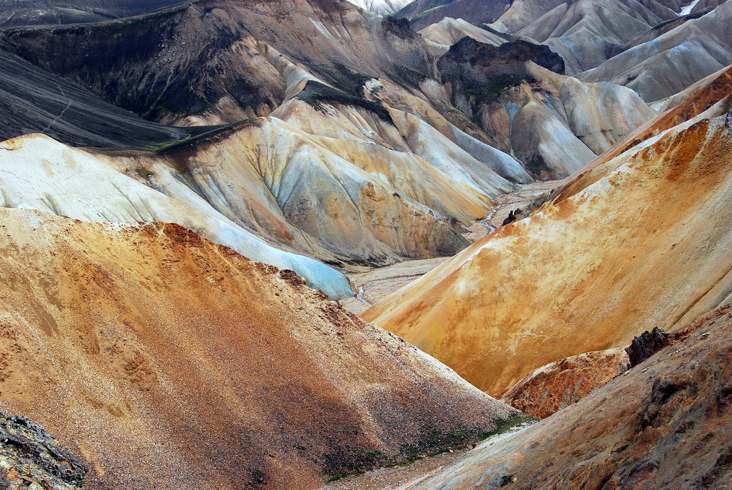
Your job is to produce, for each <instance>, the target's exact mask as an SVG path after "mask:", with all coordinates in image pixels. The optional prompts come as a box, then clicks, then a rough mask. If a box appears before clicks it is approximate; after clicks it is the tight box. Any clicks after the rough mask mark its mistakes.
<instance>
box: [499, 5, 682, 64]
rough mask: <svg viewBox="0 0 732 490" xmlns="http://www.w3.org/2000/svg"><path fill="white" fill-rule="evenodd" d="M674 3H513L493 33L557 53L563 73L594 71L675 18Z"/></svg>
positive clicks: (676, 7) (678, 7) (677, 6)
mask: <svg viewBox="0 0 732 490" xmlns="http://www.w3.org/2000/svg"><path fill="white" fill-rule="evenodd" d="M680 3H681V2H680V1H679V0H652V1H649V2H636V1H633V0H612V1H609V2H597V1H594V0H579V1H572V2H564V1H560V0H516V1H515V2H513V3H512V4H511V7H510V8H509V9H508V10H507V11H506V13H505V14H504V15H502V16H501V18H500V19H498V20H497V21H496V22H495V23H493V24H491V27H493V28H494V29H496V30H498V31H501V32H506V33H509V34H513V35H516V36H524V37H528V38H531V39H533V40H535V41H536V42H540V43H544V44H547V45H548V46H550V47H551V48H552V49H553V50H555V51H556V52H557V53H559V54H560V55H561V56H562V58H564V61H565V62H566V63H567V69H568V72H569V73H579V72H582V71H584V70H587V69H590V68H593V67H595V66H598V65H599V64H601V63H602V62H603V61H605V60H606V59H608V58H609V57H611V56H613V55H614V54H615V53H617V52H618V50H619V49H621V47H622V46H624V45H625V44H626V43H627V42H628V41H630V40H631V39H633V38H635V37H636V36H639V35H641V34H645V33H646V32H648V31H649V30H651V28H653V27H655V26H656V25H658V24H660V23H662V22H664V21H667V20H671V19H676V18H677V13H676V12H677V11H678V10H680Z"/></svg>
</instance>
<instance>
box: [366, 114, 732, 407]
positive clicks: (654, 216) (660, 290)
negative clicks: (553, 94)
mask: <svg viewBox="0 0 732 490" xmlns="http://www.w3.org/2000/svg"><path fill="white" fill-rule="evenodd" d="M731 150H732V119H731V118H730V117H728V114H724V115H721V116H720V117H715V118H713V119H711V120H709V119H704V120H701V121H699V122H697V123H696V124H693V125H691V127H688V128H686V129H684V128H683V126H682V127H681V128H680V129H679V130H678V131H671V132H670V133H669V134H668V135H666V136H665V137H663V138H661V139H660V140H658V141H657V142H655V143H654V144H652V145H650V146H648V147H646V148H644V149H642V150H640V151H638V152H637V153H634V154H630V155H628V156H625V157H622V160H621V161H619V162H616V164H615V166H614V171H613V172H610V173H608V175H607V176H605V177H604V178H602V179H600V180H598V181H597V182H595V183H594V184H593V185H591V186H590V187H588V188H586V189H585V190H584V191H582V192H581V193H578V194H576V195H574V196H572V197H570V198H569V199H566V200H564V201H561V202H558V203H553V204H550V205H546V206H545V207H543V208H542V209H541V210H540V211H539V212H537V213H535V214H534V215H532V217H530V218H529V219H526V220H523V221H521V222H518V223H515V224H512V225H509V226H505V227H503V228H502V229H500V230H499V231H498V232H496V233H495V234H493V235H489V236H488V237H486V238H485V239H483V240H482V241H480V242H477V243H476V244H474V245H473V246H471V247H470V248H468V249H467V250H465V251H463V252H462V253H460V254H458V255H457V256H456V257H455V258H453V259H452V260H450V261H448V262H447V263H445V264H444V265H442V266H440V267H438V268H437V269H435V270H434V271H432V272H431V273H429V274H427V275H425V276H424V277H422V278H421V279H420V280H418V281H416V282H415V283H413V285H411V286H409V287H407V288H405V289H402V290H401V291H399V292H397V293H395V294H394V295H392V296H391V297H389V298H388V299H387V300H386V301H384V302H382V303H381V304H379V305H377V306H375V307H374V308H372V309H371V310H369V311H368V312H367V313H366V314H365V315H364V316H365V318H366V319H368V320H373V321H375V322H376V323H377V324H379V325H381V326H383V327H385V328H387V329H389V330H392V331H394V332H396V333H398V334H400V335H402V336H403V337H404V338H406V339H408V340H409V341H411V342H413V343H415V344H416V345H418V346H419V347H421V348H423V349H424V350H425V351H427V352H430V353H432V354H433V355H435V356H436V357H437V358H439V359H441V360H442V361H443V362H445V363H446V364H448V365H450V366H451V367H453V368H454V369H455V370H456V371H457V372H458V373H460V374H462V375H463V376H464V377H466V379H468V380H469V381H471V382H473V383H474V384H475V385H476V386H478V387H480V388H482V389H485V390H487V391H488V392H489V393H492V394H494V395H500V394H502V393H503V392H504V391H505V390H506V389H507V388H508V387H510V386H511V385H512V384H514V383H516V382H517V381H518V380H520V379H522V378H523V377H525V376H526V375H528V374H529V373H530V372H531V371H532V370H533V369H535V368H537V367H539V366H543V365H544V364H547V363H549V362H552V361H556V360H559V359H563V358H565V357H568V356H571V355H576V354H579V353H582V352H589V351H594V350H603V349H607V348H610V347H613V346H624V345H627V343H629V342H630V340H631V339H632V338H633V336H634V335H636V334H638V333H640V332H641V331H644V330H647V329H649V328H651V327H653V326H660V327H662V328H666V329H669V328H671V327H673V326H674V325H679V324H681V325H683V323H684V322H685V321H688V319H689V318H690V317H692V318H693V316H695V315H698V314H700V313H701V311H704V310H705V309H708V308H709V307H711V306H712V305H713V304H717V303H716V302H719V300H720V298H721V297H724V295H726V294H728V293H729V291H730V290H732V274H730V271H731V270H732V257H730V254H729V247H730V246H732V232H730V230H732V211H731V210H732V207H731V206H730V202H732V173H731V172H730V170H732V157H731V156H730V151H731ZM715 301H716V302H715Z"/></svg>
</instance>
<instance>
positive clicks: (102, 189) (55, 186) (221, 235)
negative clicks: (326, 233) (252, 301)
mask: <svg viewBox="0 0 732 490" xmlns="http://www.w3.org/2000/svg"><path fill="white" fill-rule="evenodd" d="M148 158H149V157H148ZM144 162H148V163H149V164H150V165H149V168H150V169H149V170H148V169H147V168H146V167H145V166H144V165H143V163H144ZM125 163H127V166H126V165H125ZM156 164H157V166H156ZM126 168H127V169H128V170H129V173H127V172H126V171H125V170H126ZM136 179H139V180H136ZM147 179H150V180H153V181H154V182H155V184H156V185H146V184H145V183H144V182H146V181H147ZM184 182H185V180H184V179H183V178H181V179H180V180H178V179H176V176H175V174H174V172H171V170H170V168H169V167H168V166H167V165H166V164H165V162H162V161H160V160H156V159H154V158H153V159H152V160H151V161H150V160H146V159H145V158H144V157H143V158H139V160H138V158H135V157H132V158H130V159H129V160H127V159H125V158H109V157H105V156H103V155H99V154H93V153H88V152H85V151H82V150H77V149H73V148H70V147H68V146H65V145H62V144H60V143H58V142H55V141H53V140H51V139H49V138H48V137H44V136H38V135H29V136H24V137H20V138H16V139H13V140H8V141H5V142H3V143H0V189H2V192H0V196H1V197H0V204H2V206H3V207H4V208H23V209H37V210H40V211H44V212H50V213H54V214H57V215H60V216H65V217H70V218H75V219H79V220H84V221H101V222H108V223H114V224H126V225H132V224H138V223H151V222H174V223H178V224H180V225H183V226H187V227H190V228H192V229H195V230H198V231H200V232H201V233H202V234H203V235H204V236H206V237H207V238H209V239H211V240H213V241H215V242H218V243H221V244H225V245H227V246H229V247H231V248H233V249H235V250H237V251H238V252H239V253H241V254H243V255H245V256H246V257H249V258H251V259H253V260H257V261H260V262H264V263H267V264H271V265H274V266H276V267H279V268H282V269H290V270H294V271H296V272H297V273H298V274H300V275H301V276H303V277H304V278H306V279H307V280H308V282H309V283H310V284H311V285H313V287H317V288H318V289H320V290H322V291H324V292H325V293H327V294H328V295H330V296H332V297H335V298H338V297H344V296H349V295H350V294H351V289H350V287H349V285H348V281H347V280H346V278H345V277H344V276H343V275H342V274H341V273H339V272H337V271H335V270H334V269H332V268H330V267H328V266H326V265H325V264H323V263H321V262H318V261H316V260H313V259H311V258H309V257H305V256H302V255H298V254H295V253H291V252H287V251H285V250H282V249H279V248H276V247H274V246H272V245H271V244H269V243H267V242H266V241H265V240H263V239H262V238H260V237H258V236H256V235H255V234H254V233H253V232H251V231H249V230H248V229H246V227H243V226H240V225H237V223H235V222H233V221H232V220H230V219H228V218H227V217H225V216H224V215H222V214H221V213H219V212H218V211H216V210H215V209H214V208H213V207H212V206H211V205H210V204H209V203H207V202H206V201H204V200H203V199H202V198H201V197H200V196H199V195H198V194H196V192H195V190H194V189H193V188H189V187H187V186H186V185H185V183H184Z"/></svg>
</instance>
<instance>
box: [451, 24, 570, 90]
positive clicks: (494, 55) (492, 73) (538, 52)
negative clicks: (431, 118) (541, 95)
mask: <svg viewBox="0 0 732 490" xmlns="http://www.w3.org/2000/svg"><path fill="white" fill-rule="evenodd" d="M528 62H532V63H534V64H536V65H539V66H541V67H544V68H546V69H548V70H551V71H553V72H555V73H560V74H561V73H564V61H563V60H562V58H561V57H560V56H558V55H557V54H556V53H554V52H552V51H551V50H550V49H549V48H547V47H546V46H540V45H536V44H531V43H528V42H526V41H512V42H507V43H503V44H501V45H499V46H491V45H488V44H481V43H479V42H478V41H476V40H475V39H472V38H470V37H464V38H462V39H461V40H460V41H458V42H457V43H456V44H454V45H453V46H452V47H451V48H450V50H449V51H448V52H447V53H446V54H445V55H443V56H442V57H441V58H440V59H439V60H438V62H437V67H438V68H439V70H440V74H441V77H442V81H443V82H448V83H452V84H453V87H452V88H453V91H454V92H455V94H456V95H457V94H461V96H464V97H468V98H471V99H473V100H471V103H473V104H481V103H487V102H491V101H492V100H495V98H497V96H498V95H499V94H500V93H501V92H502V91H503V90H505V89H507V88H509V87H513V86H516V85H518V84H520V83H521V82H524V81H529V82H532V81H536V80H535V79H533V77H532V74H531V73H530V72H529V70H528V69H527V63H528Z"/></svg>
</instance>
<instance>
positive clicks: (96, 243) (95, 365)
mask: <svg viewBox="0 0 732 490" xmlns="http://www.w3.org/2000/svg"><path fill="white" fill-rule="evenodd" d="M0 229H2V230H4V232H3V233H2V234H0V235H1V238H0V249H2V251H3V253H2V258H0V277H2V281H0V295H1V296H2V298H3V308H2V312H1V313H0V329H1V330H2V332H3V334H2V336H1V338H0V350H2V355H3V363H2V366H1V369H0V373H1V374H2V376H1V377H0V391H1V392H2V398H3V403H4V404H5V406H7V407H8V408H9V409H10V410H12V411H13V412H15V413H23V414H24V415H26V416H28V417H31V418H32V419H33V420H35V421H38V422H40V423H42V424H43V425H44V426H45V427H46V428H48V430H49V431H50V432H51V433H53V434H55V435H56V436H57V437H58V439H59V441H61V442H62V443H63V444H64V445H65V446H66V447H69V448H71V449H73V450H75V451H76V452H78V453H79V454H81V455H82V456H83V457H84V459H85V460H86V461H87V462H88V463H89V467H90V472H89V475H87V481H88V485H90V486H91V487H94V488H96V487H116V488H120V487H122V488H152V487H155V488H181V487H185V488H191V487H197V488H202V487H230V486H249V485H252V486H256V485H257V484H266V485H269V486H273V487H280V488H281V487H286V486H289V484H290V483H292V482H297V486H299V487H301V488H311V487H315V486H317V485H318V484H320V483H321V482H322V481H323V480H324V479H326V478H328V477H332V476H337V475H339V474H342V473H348V472H351V471H362V470H365V469H369V468H371V467H373V466H376V465H380V464H387V463H390V462H391V463H398V462H400V461H404V460H407V459H409V458H413V457H415V456H417V455H420V454H429V453H432V452H435V451H440V450H444V449H447V448H450V447H457V446H460V445H462V444H468V443H471V442H474V441H476V440H478V439H479V438H481V437H483V436H484V435H485V434H487V433H489V432H490V431H491V430H493V429H495V427H496V424H497V423H498V421H501V420H504V419H507V418H510V417H512V416H514V415H515V414H516V412H515V411H514V410H513V409H510V408H509V407H507V406H506V405H504V404H502V403H500V402H497V401H495V400H493V399H491V398H489V397H487V396H485V395H484V394H482V393H481V392H479V391H478V390H476V389H475V388H473V387H471V386H470V385H468V384H467V383H465V382H464V381H463V380H462V379H460V378H458V377H457V376H456V375H455V374H454V373H453V372H452V371H451V370H449V369H448V368H446V367H444V366H443V365H441V364H440V363H438V362H437V361H435V360H434V359H432V358H430V357H429V356H427V355H425V354H423V353H421V352H420V351H418V350H416V349H415V348H414V347H412V346H410V345H408V344H406V343H404V342H403V341H401V340H399V339H397V338H396V337H393V336H391V335H389V334H387V333H386V332H383V331H381V330H379V329H376V328H374V327H372V326H369V325H366V324H364V323H363V322H361V321H360V320H358V319H357V318H355V317H353V316H351V315H349V314H347V313H346V312H344V311H343V310H342V309H341V308H340V307H339V306H338V305H337V303H335V302H332V301H328V300H326V299H325V298H324V296H323V295H322V294H320V293H318V292H316V291H315V290H312V289H310V288H308V287H307V286H306V285H305V284H304V283H303V282H302V280H300V279H299V278H298V277H297V276H296V275H294V274H293V273H291V272H287V271H278V270H276V269H274V268H272V267H269V266H264V265H262V264H255V263H253V262H249V261H248V260H246V259H244V258H242V257H240V256H239V255H238V254H236V253H235V252H234V251H232V250H231V249H228V248H225V247H222V246H219V245H215V244H212V243H210V242H208V241H206V240H204V239H201V238H200V237H199V236H198V235H197V234H195V233H193V232H191V231H188V230H186V229H184V228H182V227H180V226H177V225H171V224H157V225H148V226H144V227H141V228H139V227H133V228H128V227H120V226H117V227H109V226H106V225H103V224H85V223H80V222H77V221H74V220H70V219H62V218H56V217H52V216H50V215H47V214H42V213H38V212H34V211H24V210H1V211H0Z"/></svg>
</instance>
